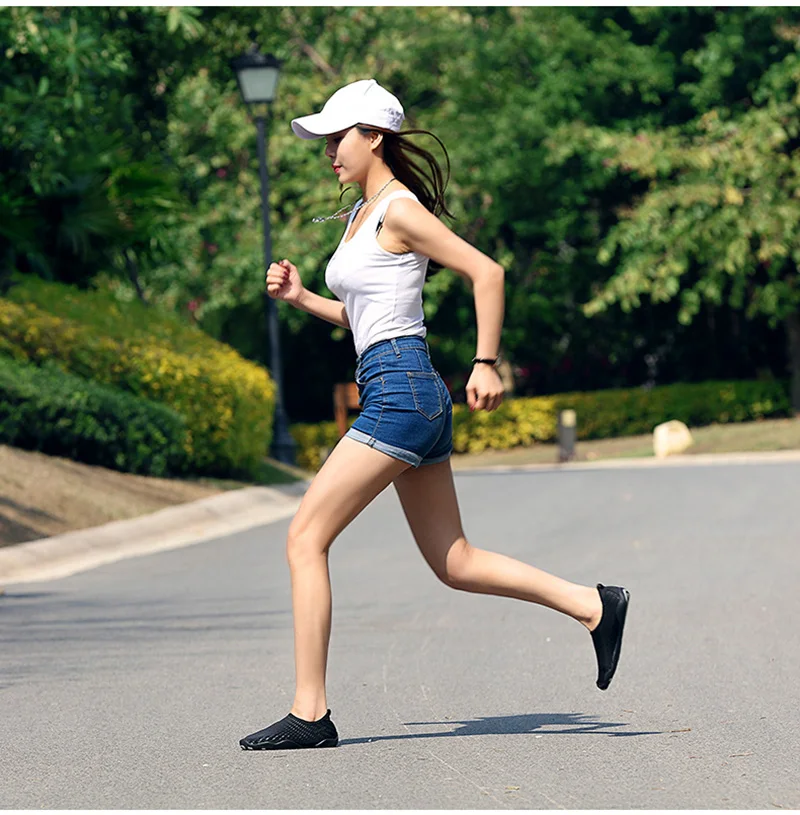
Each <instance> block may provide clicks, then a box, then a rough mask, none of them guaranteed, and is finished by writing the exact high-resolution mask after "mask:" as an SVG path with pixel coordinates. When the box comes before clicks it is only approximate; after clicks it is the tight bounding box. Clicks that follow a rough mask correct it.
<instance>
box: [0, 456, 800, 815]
mask: <svg viewBox="0 0 800 815" xmlns="http://www.w3.org/2000/svg"><path fill="white" fill-rule="evenodd" d="M456 483H457V489H458V494H459V497H460V499H461V504H462V514H463V517H464V521H465V529H466V530H467V534H468V536H469V537H470V539H471V541H472V543H473V544H474V545H476V546H481V547H484V548H491V549H495V550H497V551H502V552H504V553H506V554H510V555H512V556H515V557H519V558H521V559H524V560H527V561H528V562H531V563H534V564H535V565H537V566H539V567H540V568H543V569H546V570H548V571H551V572H555V573H556V574H559V575H561V576H563V577H566V578H568V579H571V580H575V581H578V582H583V583H587V584H594V583H596V582H598V581H601V582H604V583H617V584H622V585H625V586H627V587H628V588H629V589H630V591H631V595H632V596H631V608H630V612H629V616H628V628H627V633H626V638H625V644H624V648H623V658H622V662H621V665H620V669H619V671H618V674H617V677H616V678H615V679H614V681H613V683H612V685H611V688H610V689H609V690H608V691H606V692H601V691H599V690H597V688H596V687H595V685H594V678H595V664H594V654H593V651H592V647H591V642H590V638H589V636H588V634H587V633H586V632H585V631H584V630H583V629H582V628H581V627H580V626H579V625H578V624H577V623H575V622H573V621H571V620H569V619H567V618H565V617H561V616H560V615H558V614H556V613H555V612H552V611H550V610H548V609H544V608H540V607H536V606H533V605H529V604H525V603H521V602H518V601H513V600H510V599H506V598H494V597H485V596H477V595H470V594H464V593H458V592H454V591H452V590H450V589H447V588H445V587H444V586H443V585H441V584H439V583H438V582H437V581H436V579H435V578H434V576H433V575H432V574H431V573H429V572H428V570H427V567H426V566H425V564H424V562H423V560H422V558H421V557H420V556H419V555H418V553H417V551H416V548H415V546H414V544H413V540H412V538H411V535H410V532H409V531H408V528H407V526H406V524H405V520H404V517H403V515H402V512H401V509H400V506H399V502H398V501H397V497H396V495H395V493H394V491H393V489H392V488H390V489H389V490H387V491H386V492H385V493H383V494H382V495H381V496H379V498H378V499H377V500H376V501H375V502H374V503H373V504H372V505H371V506H370V507H369V508H368V509H367V510H366V512H365V513H363V514H362V515H361V516H360V517H359V518H358V519H356V521H355V522H354V523H353V524H352V525H351V527H350V528H349V529H347V530H346V531H345V532H344V533H343V534H342V536H341V537H340V538H339V540H338V541H337V542H336V544H335V545H334V548H333V551H332V557H331V574H332V579H333V586H334V632H333V640H332V647H331V658H330V663H329V702H330V705H331V708H332V710H333V718H334V721H335V722H336V724H337V727H338V728H339V733H340V738H341V743H340V746H339V748H337V749H335V750H318V751H297V752H281V753H268V752H244V751H242V750H240V749H239V747H238V743H237V742H238V739H239V738H240V737H241V736H243V735H245V734H247V733H250V732H252V731H254V730H256V729H259V728H261V727H263V726H265V725H266V724H268V723H270V722H271V721H273V720H275V719H277V718H279V717H281V716H283V715H285V713H286V712H287V711H288V708H289V706H290V704H291V701H292V693H293V676H294V673H293V656H292V626H291V613H290V608H291V607H290V593H289V580H288V571H287V567H286V565H285V557H284V538H285V533H286V530H287V528H288V524H289V521H288V520H285V521H281V522H277V523H274V524H271V525H269V526H265V527H262V528H260V529H255V530H252V531H250V532H247V533H241V534H237V535H235V536H232V537H229V538H226V539H222V540H218V541H213V542H208V543H202V544H198V545H196V546H192V547H189V548H185V549H179V550H175V551H171V552H163V553H160V554H157V555H152V556H147V557H140V558H134V559H131V560H127V561H122V562H118V563H114V564H111V565H108V566H104V567H101V568H98V569H94V570H92V571H89V572H85V573H83V574H79V575H75V576H73V577H70V578H65V579H62V580H57V581H52V582H47V583H37V584H25V585H18V586H11V587H9V588H8V589H7V592H6V594H5V596H2V597H0V721H1V722H2V730H0V739H2V751H1V753H0V755H1V756H2V758H1V759H0V765H1V766H2V770H1V771H0V777H1V778H2V781H1V782H0V805H2V807H3V808H25V809H38V808H58V809H73V808H77V809H106V808H108V809H123V808H135V809H195V808H198V809H212V808H220V809H231V808H235V809H284V808H286V809H344V808H354V809H427V808H432V809H561V808H567V809H584V808H591V809H614V808H648V809H649V808H714V809H726V808H731V809H776V808H798V807H800V780H798V772H797V769H798V754H799V752H800V751H799V750H798V748H799V747H800V743H799V740H798V728H800V704H798V688H799V687H800V680H799V679H798V678H799V677H800V637H799V636H798V632H797V627H798V611H800V599H799V598H800V592H798V576H799V575H800V545H799V544H800V531H799V530H800V526H799V525H798V501H799V500H800V463H773V464H751V465H733V466H731V465H727V466H722V465H721V466H705V467H688V466H687V467H682V466H681V467H669V468H663V469H659V468H649V469H610V470H597V471H590V470H584V471H561V472H525V473H513V474H490V475H489V474H476V473H460V474H458V475H457V479H456Z"/></svg>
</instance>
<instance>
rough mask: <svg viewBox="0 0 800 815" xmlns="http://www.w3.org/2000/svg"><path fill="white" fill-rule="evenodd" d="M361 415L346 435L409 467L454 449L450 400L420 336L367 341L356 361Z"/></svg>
mask: <svg viewBox="0 0 800 815" xmlns="http://www.w3.org/2000/svg"><path fill="white" fill-rule="evenodd" d="M356 385H358V397H359V404H360V406H361V414H360V416H359V417H358V418H357V419H356V420H355V422H354V423H353V426H352V427H351V428H350V429H349V430H348V431H347V433H346V434H345V435H347V436H349V437H350V438H351V439H355V440H356V441H360V442H362V443H363V444H367V445H369V446H370V447H374V448H375V449H376V450H380V451H381V452H382V453H386V454H387V455H390V456H392V457H393V458H398V459H400V460H401V461H406V462H408V463H409V464H411V465H413V466H414V467H419V466H420V465H421V464H438V463H439V462H440V461H445V460H446V459H447V458H449V456H450V454H451V453H452V452H453V402H452V400H451V399H450V394H449V393H448V391H447V387H446V386H445V384H444V382H443V381H442V377H441V376H439V374H438V373H437V372H436V371H435V370H434V368H433V366H432V365H431V356H430V351H429V349H428V344H427V343H426V342H425V340H424V339H423V338H422V337H396V338H395V339H391V340H382V341H380V342H376V343H375V344H374V345H370V347H369V348H367V349H366V351H364V353H363V354H361V356H360V357H359V358H358V364H357V366H356Z"/></svg>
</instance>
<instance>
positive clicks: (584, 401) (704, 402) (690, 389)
mask: <svg viewBox="0 0 800 815" xmlns="http://www.w3.org/2000/svg"><path fill="white" fill-rule="evenodd" d="M790 406H791V405H790V399H789V387H788V383H786V382H776V381H771V382H703V383H700V384H691V385H685V384H677V385H662V386H660V387H656V388H651V389H649V390H646V389H644V388H629V389H619V390H605V391H594V392H591V393H563V394H554V395H552V396H540V397H533V398H529V399H511V400H509V401H507V402H504V403H503V404H502V405H500V407H499V408H498V409H497V410H495V411H492V413H485V412H483V411H478V412H475V413H472V412H471V411H470V410H469V408H467V407H466V406H464V405H456V406H455V409H454V411H453V445H454V448H455V450H456V452H458V453H479V452H481V451H482V450H485V449H487V448H492V449H495V450H505V449H508V448H510V447H517V446H520V445H522V446H524V445H528V444H532V443H534V442H537V441H539V442H552V441H556V439H557V428H558V414H559V413H560V412H561V411H562V410H565V409H567V408H572V409H573V410H574V411H575V412H576V414H577V436H578V438H579V439H605V438H614V437H616V436H634V435H637V434H640V433H651V432H652V431H653V428H654V427H655V426H656V425H657V424H660V423H661V422H665V421H668V420H669V419H678V420H679V421H682V422H684V423H685V424H687V425H688V426H689V427H701V426H703V425H707V424H712V423H714V422H719V423H720V424H724V423H727V422H746V421H752V420H754V419H763V418H766V417H768V416H789V415H791V411H790Z"/></svg>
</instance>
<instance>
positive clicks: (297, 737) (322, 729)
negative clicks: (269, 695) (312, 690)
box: [239, 710, 339, 750]
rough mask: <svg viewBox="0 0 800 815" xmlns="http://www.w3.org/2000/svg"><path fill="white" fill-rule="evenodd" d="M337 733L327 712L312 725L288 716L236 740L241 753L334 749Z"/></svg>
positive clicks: (337, 740) (337, 741)
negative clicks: (311, 748) (312, 748)
mask: <svg viewBox="0 0 800 815" xmlns="http://www.w3.org/2000/svg"><path fill="white" fill-rule="evenodd" d="M338 743H339V734H338V733H337V732H336V726H335V725H334V723H333V722H332V721H331V712H330V710H329V711H328V712H327V713H326V714H325V715H324V716H323V717H322V718H321V719H317V721H316V722H307V721H306V720H305V719H298V718H297V716H294V715H292V714H291V713H290V714H289V715H288V716H286V717H285V718H283V719H281V720H280V721H279V722H275V724H271V725H270V726H269V727H265V728H264V729H263V730H259V731H258V732H257V733H251V734H250V735H249V736H245V737H244V738H243V739H240V740H239V744H240V745H241V747H242V750H300V749H302V748H305V747H336V745H337V744H338Z"/></svg>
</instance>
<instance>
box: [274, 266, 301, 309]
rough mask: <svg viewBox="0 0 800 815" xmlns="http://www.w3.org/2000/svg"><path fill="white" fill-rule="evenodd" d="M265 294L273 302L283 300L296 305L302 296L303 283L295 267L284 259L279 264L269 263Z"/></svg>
mask: <svg viewBox="0 0 800 815" xmlns="http://www.w3.org/2000/svg"><path fill="white" fill-rule="evenodd" d="M267 294H269V296H270V297H271V298H272V299H273V300H285V301H286V302H287V303H292V304H294V303H296V302H297V301H298V300H299V299H300V297H301V295H302V294H303V281H302V280H300V274H299V273H298V271H297V266H295V265H294V263H290V262H289V261H288V260H286V259H284V260H282V261H280V263H271V264H270V267H269V269H267Z"/></svg>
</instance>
